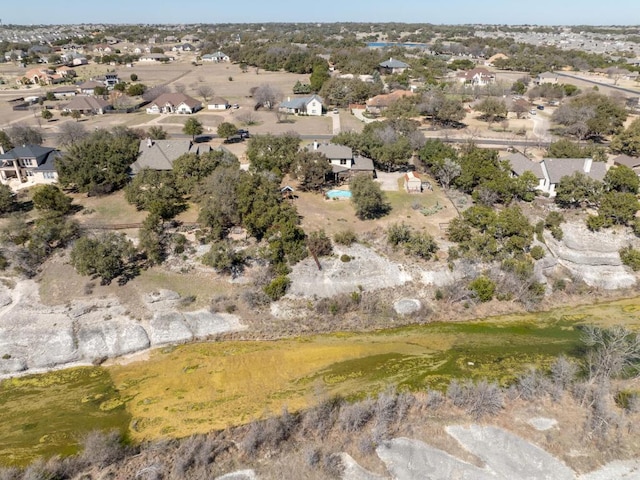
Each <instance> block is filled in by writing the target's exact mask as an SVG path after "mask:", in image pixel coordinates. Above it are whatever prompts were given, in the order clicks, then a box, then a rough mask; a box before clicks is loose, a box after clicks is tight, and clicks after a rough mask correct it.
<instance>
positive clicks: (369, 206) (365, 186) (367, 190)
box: [349, 175, 391, 220]
mask: <svg viewBox="0 0 640 480" xmlns="http://www.w3.org/2000/svg"><path fill="white" fill-rule="evenodd" d="M349 188H350V190H351V203H353V206H354V208H355V210H356V215H357V216H358V218H360V219H363V220H368V219H372V218H378V217H381V216H383V215H386V214H387V213H388V212H389V210H390V209H391V207H390V205H389V203H388V202H387V199H386V197H385V195H384V192H383V191H382V189H381V188H380V184H379V183H376V182H375V181H374V180H373V179H372V178H371V177H369V176H368V175H356V176H355V177H353V178H352V179H351V183H350V184H349Z"/></svg>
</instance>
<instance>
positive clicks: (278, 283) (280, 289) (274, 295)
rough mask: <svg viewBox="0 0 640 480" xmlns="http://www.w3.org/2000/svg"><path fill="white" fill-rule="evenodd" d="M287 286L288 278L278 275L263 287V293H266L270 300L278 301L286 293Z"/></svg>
mask: <svg viewBox="0 0 640 480" xmlns="http://www.w3.org/2000/svg"><path fill="white" fill-rule="evenodd" d="M289 285H291V280H290V279H289V277H287V276H286V275H280V276H278V277H276V278H274V279H273V280H272V281H271V283H269V284H268V285H266V286H265V287H264V293H266V294H267V295H268V296H269V298H271V300H274V301H275V300H279V299H280V298H282V297H283V296H284V294H285V293H287V289H288V288H289Z"/></svg>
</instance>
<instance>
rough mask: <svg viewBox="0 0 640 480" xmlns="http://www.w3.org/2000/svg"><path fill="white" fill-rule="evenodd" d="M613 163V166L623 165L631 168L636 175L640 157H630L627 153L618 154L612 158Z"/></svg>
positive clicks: (639, 165)
mask: <svg viewBox="0 0 640 480" xmlns="http://www.w3.org/2000/svg"><path fill="white" fill-rule="evenodd" d="M613 164H614V165H615V166H618V167H619V166H621V165H624V166H625V167H629V168H630V169H631V170H633V171H634V172H636V174H637V175H640V158H638V157H630V156H629V155H620V156H618V157H616V158H614V159H613Z"/></svg>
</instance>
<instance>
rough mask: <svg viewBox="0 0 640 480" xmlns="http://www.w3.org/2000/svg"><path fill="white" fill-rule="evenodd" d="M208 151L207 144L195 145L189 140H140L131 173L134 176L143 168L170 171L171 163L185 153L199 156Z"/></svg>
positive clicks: (209, 149)
mask: <svg viewBox="0 0 640 480" xmlns="http://www.w3.org/2000/svg"><path fill="white" fill-rule="evenodd" d="M210 151H211V146H209V145H208V144H196V143H193V142H192V141H191V140H151V139H150V138H149V139H147V140H140V148H139V150H138V158H137V160H136V161H135V162H133V164H132V165H131V173H132V174H133V175H136V174H137V173H139V172H140V170H142V169H144V168H150V169H151V170H171V169H172V168H173V162H175V160H176V159H177V158H178V157H180V156H182V155H184V154H186V153H195V154H196V155H199V154H201V153H206V152H210Z"/></svg>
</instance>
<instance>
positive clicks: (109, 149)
mask: <svg viewBox="0 0 640 480" xmlns="http://www.w3.org/2000/svg"><path fill="white" fill-rule="evenodd" d="M139 144H140V139H139V138H138V137H137V135H136V134H135V132H133V131H131V130H129V129H127V128H116V129H113V130H112V131H108V130H96V131H95V132H93V133H92V134H91V135H89V136H87V137H83V138H82V139H80V140H78V141H76V142H75V143H73V144H71V145H69V146H68V148H67V152H66V153H65V154H63V155H62V157H61V158H59V159H58V160H57V161H56V170H57V172H58V178H59V181H60V184H61V185H63V186H65V187H74V188H77V189H78V191H80V192H91V193H96V194H99V193H109V192H112V191H114V190H118V189H120V188H122V187H123V186H124V185H125V184H126V183H127V182H128V180H129V166H130V165H131V164H132V163H133V162H134V161H135V159H136V158H137V156H138V148H139Z"/></svg>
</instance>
